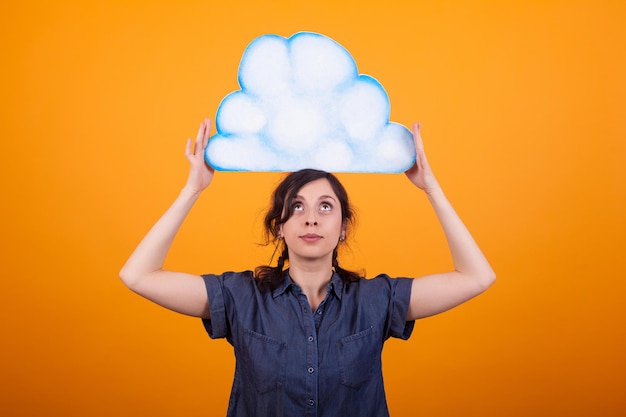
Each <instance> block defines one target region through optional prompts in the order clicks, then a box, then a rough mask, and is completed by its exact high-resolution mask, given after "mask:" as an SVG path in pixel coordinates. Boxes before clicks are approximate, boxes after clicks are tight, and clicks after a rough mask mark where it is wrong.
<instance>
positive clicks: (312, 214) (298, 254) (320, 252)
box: [280, 178, 345, 263]
mask: <svg viewBox="0 0 626 417" xmlns="http://www.w3.org/2000/svg"><path fill="white" fill-rule="evenodd" d="M291 209H292V210H293V212H292V215H291V217H290V218H289V220H287V221H286V222H285V223H283V224H282V226H281V228H280V232H281V235H282V236H283V238H284V239H285V243H286V244H287V246H288V248H289V261H290V262H292V263H293V262H294V261H297V260H298V259H303V260H315V259H321V258H325V257H328V260H329V263H330V262H332V253H333V250H334V249H335V247H336V246H337V243H338V242H339V238H340V237H341V238H345V225H344V222H343V219H342V218H341V203H340V202H339V199H338V198H337V195H336V194H335V192H334V191H333V189H332V187H331V185H330V183H329V182H328V180H327V179H326V178H322V179H319V180H315V181H311V182H309V183H307V184H305V185H304V186H302V188H300V190H299V191H298V192H297V193H296V195H295V196H294V198H293V201H292V202H291Z"/></svg>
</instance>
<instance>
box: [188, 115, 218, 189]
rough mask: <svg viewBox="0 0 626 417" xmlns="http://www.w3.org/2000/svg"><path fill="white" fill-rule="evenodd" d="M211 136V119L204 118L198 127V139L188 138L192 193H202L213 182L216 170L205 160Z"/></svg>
mask: <svg viewBox="0 0 626 417" xmlns="http://www.w3.org/2000/svg"><path fill="white" fill-rule="evenodd" d="M210 136H211V120H209V119H204V121H203V122H202V123H201V124H200V128H199V129H198V135H197V136H196V141H195V142H192V140H191V138H189V139H187V146H186V147H185V156H186V157H187V159H188V160H189V164H190V167H189V176H188V178H187V184H186V185H185V188H187V189H188V190H189V191H191V192H192V193H200V192H202V191H203V190H204V189H205V188H206V187H208V186H209V184H211V180H213V174H214V173H215V170H214V169H213V168H212V167H211V166H210V165H209V164H208V163H207V162H206V161H205V160H204V149H205V148H206V146H207V144H208V143H209V137H210Z"/></svg>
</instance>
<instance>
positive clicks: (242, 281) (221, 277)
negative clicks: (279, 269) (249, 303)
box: [202, 271, 254, 287]
mask: <svg viewBox="0 0 626 417" xmlns="http://www.w3.org/2000/svg"><path fill="white" fill-rule="evenodd" d="M202 278H203V279H204V281H205V282H207V283H210V282H213V283H218V284H219V285H220V286H221V287H247V286H249V285H250V284H254V272H252V271H227V272H222V273H221V274H203V275H202Z"/></svg>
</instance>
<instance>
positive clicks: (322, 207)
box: [320, 203, 333, 211]
mask: <svg viewBox="0 0 626 417" xmlns="http://www.w3.org/2000/svg"><path fill="white" fill-rule="evenodd" d="M332 209H333V206H331V205H330V204H328V203H322V204H320V210H321V211H330V210H332Z"/></svg>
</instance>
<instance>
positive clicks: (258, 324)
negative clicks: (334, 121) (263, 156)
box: [120, 120, 495, 417]
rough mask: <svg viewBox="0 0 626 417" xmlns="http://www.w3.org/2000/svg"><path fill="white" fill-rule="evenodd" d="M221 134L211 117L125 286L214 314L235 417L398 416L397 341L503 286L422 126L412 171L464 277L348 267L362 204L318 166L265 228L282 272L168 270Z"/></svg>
mask: <svg viewBox="0 0 626 417" xmlns="http://www.w3.org/2000/svg"><path fill="white" fill-rule="evenodd" d="M209 132H210V122H209V121H208V120H205V121H204V122H203V123H202V124H201V125H200V129H199V131H198V135H197V138H196V141H195V144H193V143H192V141H191V139H189V140H188V141H187V146H186V151H185V154H186V156H187V158H188V160H189V162H190V165H191V168H190V172H189V177H188V180H187V183H186V185H185V186H184V188H183V190H182V191H181V193H180V195H179V196H178V198H177V199H176V200H175V201H174V203H173V204H172V206H171V207H170V208H169V209H168V210H167V212H166V213H165V214H164V215H163V216H162V217H161V218H160V219H159V220H158V221H157V223H156V224H155V225H154V226H153V227H152V229H151V230H150V231H149V232H148V234H147V235H146V237H145V238H144V239H143V240H142V241H141V243H140V244H139V246H138V247H137V248H136V249H135V251H134V252H133V254H132V255H131V257H130V258H129V260H128V261H127V263H126V265H124V267H123V268H122V270H121V272H120V276H121V278H122V280H123V281H124V283H125V284H126V285H127V286H128V287H129V288H130V289H132V290H133V291H135V292H137V293H138V294H140V295H142V296H144V297H146V298H148V299H150V300H152V301H154V302H155V303H157V304H160V305H162V306H164V307H166V308H169V309H171V310H174V311H177V312H179V313H183V314H187V315H191V316H195V317H200V318H202V320H203V323H204V325H205V327H206V329H207V331H208V333H209V335H210V336H211V337H212V338H218V337H225V338H226V339H227V340H228V341H229V343H231V344H232V345H233V347H234V350H235V355H236V358H237V361H236V370H235V378H234V382H233V388H232V392H231V398H230V402H229V407H228V415H229V416H273V417H274V416H309V415H311V416H387V415H388V411H387V404H386V401H385V393H384V387H383V380H382V371H381V369H382V365H381V350H382V347H383V344H384V342H385V340H386V339H387V338H389V337H398V338H403V339H407V338H408V337H409V336H410V334H411V331H412V329H413V324H414V321H415V320H416V319H419V318H422V317H427V316H431V315H433V314H437V313H440V312H443V311H445V310H448V309H450V308H452V307H455V306H457V305H459V304H461V303H463V302H465V301H467V300H469V299H470V298H472V297H474V296H476V295H478V294H480V293H481V292H483V291H484V290H485V289H487V288H488V287H489V286H490V285H491V284H492V283H493V281H494V280H495V274H494V272H493V270H492V269H491V267H490V265H489V263H488V262H487V260H486V259H485V257H484V256H483V254H482V252H481V251H480V249H479V247H478V246H477V245H476V243H475V242H474V239H473V238H472V236H471V235H470V233H469V231H468V230H467V229H466V228H465V226H464V225H463V223H462V222H461V220H460V218H459V217H458V216H457V214H456V213H455V211H454V209H453V208H452V206H451V205H450V203H449V202H448V200H447V198H446V197H445V195H444V193H443V191H442V189H441V187H440V186H439V184H438V183H437V181H436V179H435V177H434V176H433V173H432V171H431V169H430V166H429V164H428V161H427V159H426V156H425V154H424V147H423V144H422V139H421V136H420V130H419V124H415V125H414V126H413V136H414V140H415V147H416V150H417V160H416V163H415V165H414V166H413V167H412V168H411V169H409V170H408V171H407V172H406V175H407V177H408V178H409V180H410V181H411V182H412V183H413V184H414V185H415V186H416V187H417V188H419V189H421V190H422V191H424V192H425V193H426V196H427V197H428V199H429V201H430V202H431V204H432V206H433V209H434V210H435V213H436V214H437V217H438V219H439V221H440V222H441V225H442V227H443V230H444V233H445V236H446V238H447V241H448V244H449V247H450V252H451V255H452V259H453V262H454V270H453V271H450V272H445V273H441V274H435V275H429V276H426V277H422V278H419V279H408V278H390V277H388V276H386V275H380V276H378V277H375V278H373V279H363V278H361V277H359V276H358V274H356V273H353V272H350V271H347V270H344V269H343V268H341V267H340V266H339V263H338V261H337V247H338V245H339V244H340V243H341V242H342V241H343V240H345V237H346V234H347V233H348V232H349V231H350V230H349V227H350V224H351V220H352V212H351V209H350V203H349V201H348V197H347V194H346V192H345V190H344V188H343V186H342V185H341V184H340V183H339V181H338V180H337V179H336V178H335V177H334V176H333V175H332V174H328V173H325V172H322V171H315V170H303V171H298V172H296V173H292V174H289V175H288V176H287V177H286V178H285V179H284V180H283V182H282V183H281V184H280V185H279V186H278V187H277V189H276V190H275V192H274V194H273V205H272V207H271V208H270V210H269V211H268V213H267V216H266V218H265V227H266V232H267V234H268V239H269V240H272V241H275V242H277V245H278V246H277V248H280V249H281V255H280V257H279V260H278V265H277V266H275V267H271V266H262V267H258V268H257V269H256V270H255V272H254V273H252V272H251V271H246V272H241V273H232V272H230V273H225V274H222V275H204V276H196V275H191V274H186V273H182V272H171V271H166V270H163V263H164V261H165V257H166V255H167V253H168V251H169V248H170V246H171V244H172V241H173V239H174V236H175V235H176V232H177V231H178V229H179V227H180V226H181V224H182V222H183V220H184V219H185V217H186V216H187V214H188V212H189V210H190V209H191V207H192V206H193V204H194V203H195V201H196V200H197V198H198V197H199V196H200V194H201V192H202V191H203V190H204V189H205V188H206V187H208V186H209V184H210V183H211V180H212V178H213V175H214V171H213V169H212V168H211V167H210V166H208V165H207V164H206V163H205V161H204V152H203V150H204V148H205V146H206V145H207V143H208V140H209ZM286 264H287V265H288V269H286V270H284V271H283V269H284V266H285V265H286Z"/></svg>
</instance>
